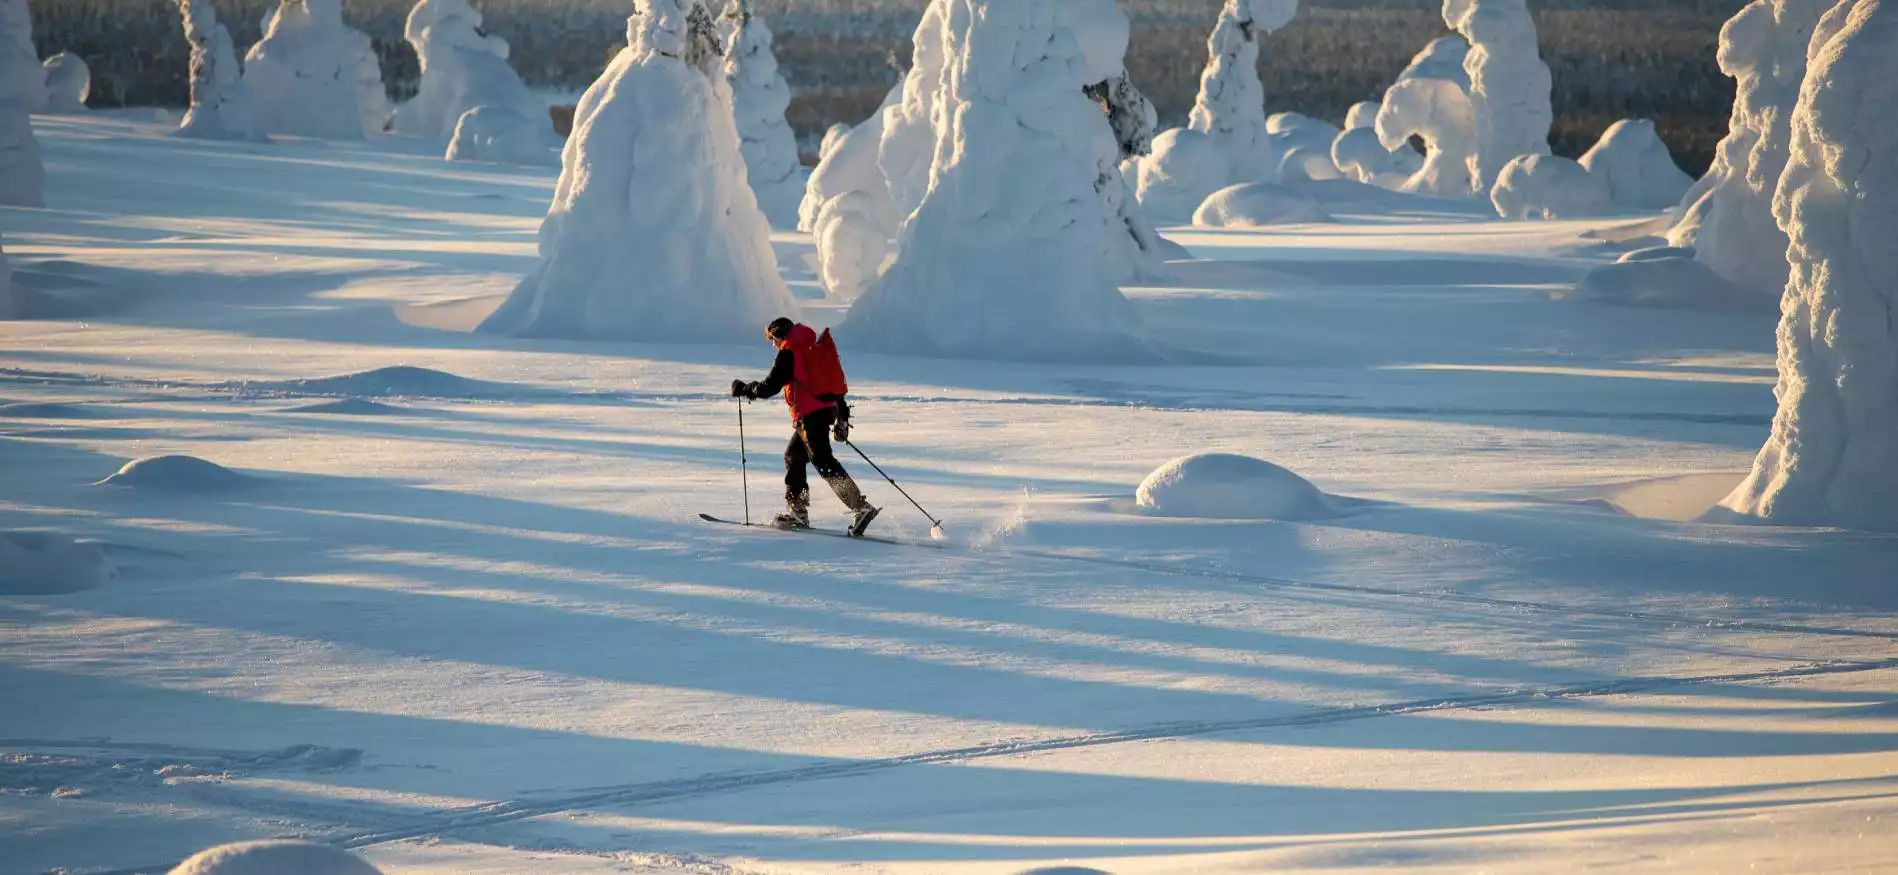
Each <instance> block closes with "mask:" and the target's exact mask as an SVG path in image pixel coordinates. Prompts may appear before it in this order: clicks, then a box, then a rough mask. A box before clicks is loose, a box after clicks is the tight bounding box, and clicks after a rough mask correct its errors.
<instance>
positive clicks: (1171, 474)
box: [1134, 453, 1338, 520]
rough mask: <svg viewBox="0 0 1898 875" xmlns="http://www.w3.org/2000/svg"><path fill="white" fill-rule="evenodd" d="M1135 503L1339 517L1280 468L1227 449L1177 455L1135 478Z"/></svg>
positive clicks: (1210, 515)
mask: <svg viewBox="0 0 1898 875" xmlns="http://www.w3.org/2000/svg"><path fill="white" fill-rule="evenodd" d="M1134 503H1135V504H1136V505H1137V506H1139V507H1140V508H1142V509H1144V510H1146V511H1148V512H1150V513H1155V514H1159V515H1161V516H1175V517H1197V518H1201V519H1222V520H1313V519H1330V518H1332V517H1336V516H1338V511H1337V509H1336V508H1334V507H1333V506H1332V503H1331V500H1330V498H1329V496H1326V495H1325V494H1324V493H1323V492H1320V491H1319V490H1318V487H1316V486H1313V485H1312V484H1311V481H1309V480H1306V479H1305V478H1303V477H1300V476H1298V475H1297V474H1294V473H1292V472H1291V471H1288V470H1286V469H1284V468H1281V467H1279V466H1277V465H1274V464H1272V463H1271V462H1267V461H1265V460H1263V459H1255V458H1252V457H1251V456H1238V455H1232V454H1228V453H1200V454H1197V455H1191V456H1181V457H1179V458H1177V459H1174V460H1173V461H1171V462H1168V463H1166V464H1164V465H1161V466H1160V467H1159V468H1156V469H1154V472H1153V473H1152V474H1148V475H1147V479H1145V480H1142V481H1141V482H1140V488H1139V490H1137V491H1136V492H1135V493H1134Z"/></svg>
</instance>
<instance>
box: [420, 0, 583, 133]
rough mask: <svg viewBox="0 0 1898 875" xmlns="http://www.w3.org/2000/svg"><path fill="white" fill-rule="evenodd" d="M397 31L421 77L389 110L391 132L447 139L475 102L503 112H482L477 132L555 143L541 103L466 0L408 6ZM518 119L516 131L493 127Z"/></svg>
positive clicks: (439, 0) (501, 41)
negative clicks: (410, 95)
mask: <svg viewBox="0 0 1898 875" xmlns="http://www.w3.org/2000/svg"><path fill="white" fill-rule="evenodd" d="M402 35H403V37H404V38H405V39H407V40H408V43H409V45H410V46H413V47H414V48H415V55H416V57H417V58H419V59H420V60H421V64H422V80H421V82H420V84H419V85H418V86H417V88H416V92H415V96H414V97H413V98H411V99H410V100H409V101H408V102H407V103H404V104H402V106H400V107H398V108H397V109H396V111H395V119H394V121H393V123H392V129H393V130H394V131H395V132H396V133H398V134H405V135H408V136H413V137H425V138H428V139H434V140H447V139H448V138H449V137H450V136H451V135H453V134H454V133H455V132H456V129H457V128H458V127H460V125H461V120H462V118H463V116H465V115H466V114H467V113H468V112H470V111H472V110H474V109H476V108H477V107H491V108H493V109H497V110H504V111H505V112H494V113H488V114H487V115H486V116H485V117H484V118H483V119H482V122H481V123H482V124H483V125H484V129H483V131H484V133H485V134H487V135H488V137H489V138H491V139H492V138H498V139H500V140H503V141H510V142H512V141H525V140H527V139H528V138H529V137H534V138H537V140H538V142H539V143H541V144H542V145H543V146H548V145H552V144H553V142H554V129H553V122H552V120H551V119H550V118H549V117H548V115H547V102H546V101H544V100H542V99H540V98H538V97H536V96H534V93H533V92H531V91H528V90H527V86H526V85H524V84H522V83H521V77H520V76H519V75H517V74H516V73H515V72H514V68H512V67H509V66H508V63H507V59H508V45H507V41H506V40H504V39H501V38H500V37H498V36H489V35H487V34H484V33H482V31H481V13H479V12H477V11H475V10H474V9H473V8H472V7H470V6H469V5H468V2H467V0H421V2H419V3H417V4H415V8H413V9H411V10H409V17H408V21H407V22H406V23H405V24H404V26H403V29H402ZM516 118H519V119H522V120H524V121H525V126H524V127H523V128H522V129H521V131H520V132H518V133H510V132H505V131H501V130H499V128H498V125H499V124H501V123H503V122H509V123H511V122H512V121H513V120H514V119H516Z"/></svg>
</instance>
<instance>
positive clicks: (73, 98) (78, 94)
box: [42, 52, 92, 115]
mask: <svg viewBox="0 0 1898 875" xmlns="http://www.w3.org/2000/svg"><path fill="white" fill-rule="evenodd" d="M42 66H43V67H45V69H46V111H47V112H51V113H63V114H67V115H70V114H72V113H79V112H85V111H86V98H87V97H88V96H90V95H91V94H92V68H90V67H87V66H86V59H84V58H81V57H79V56H78V55H75V54H73V53H72V52H60V53H59V54H57V55H54V56H52V57H50V58H47V59H46V61H45V63H44V64H43V65H42Z"/></svg>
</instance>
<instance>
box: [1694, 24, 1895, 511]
mask: <svg viewBox="0 0 1898 875" xmlns="http://www.w3.org/2000/svg"><path fill="white" fill-rule="evenodd" d="M1894 47H1898V3H1893V2H1891V0H1847V2H1843V3H1840V4H1839V6H1838V7H1836V8H1835V9H1834V10H1833V11H1831V12H1829V13H1827V15H1826V17H1825V18H1824V19H1823V20H1822V21H1821V23H1820V24H1819V25H1818V28H1817V29H1816V31H1815V32H1814V34H1813V37H1812V53H1811V57H1810V62H1809V68H1808V69H1807V71H1806V79H1805V83H1804V85H1803V87H1802V88H1801V90H1800V94H1799V100H1798V102H1797V104H1796V105H1795V108H1794V110H1793V114H1792V125H1791V132H1792V141H1791V149H1790V151H1789V158H1788V161H1787V164H1786V170H1785V173H1784V175H1783V176H1781V178H1780V180H1779V188H1778V192H1777V194H1776V195H1775V197H1774V199H1773V217H1774V219H1776V220H1777V221H1778V222H1779V226H1780V228H1781V229H1782V230H1784V231H1785V233H1786V235H1787V238H1788V240H1789V246H1788V248H1787V250H1786V260H1787V261H1788V262H1789V264H1790V266H1791V278H1790V279H1789V280H1788V282H1787V284H1786V298H1785V301H1784V303H1782V304H1781V307H1780V313H1781V316H1780V324H1779V383H1778V385H1777V386H1776V387H1775V388H1774V394H1775V395H1776V396H1777V397H1778V399H1779V413H1778V415H1777V416H1776V417H1775V418H1774V420H1773V431H1772V434H1771V436H1770V437H1768V438H1767V441H1766V445H1765V446H1764V447H1762V448H1761V450H1760V454H1759V457H1758V458H1757V459H1756V460H1755V461H1754V463H1753V470H1752V473H1751V474H1750V475H1749V476H1748V477H1747V479H1746V480H1745V481H1744V482H1742V483H1741V484H1740V486H1739V487H1738V488H1737V489H1735V490H1734V492H1733V494H1732V495H1730V496H1728V498H1727V500H1726V501H1725V502H1724V505H1725V507H1726V508H1727V509H1728V510H1731V511H1734V512H1737V513H1739V514H1742V515H1746V516H1752V517H1759V518H1763V519H1766V520H1770V521H1773V522H1777V523H1788V524H1794V525H1827V526H1844V527H1848V528H1862V529H1873V530H1879V531H1888V532H1894V531H1898V335H1894V333H1893V324H1892V313H1893V312H1894V311H1895V310H1898V246H1894V245H1891V237H1890V234H1891V230H1892V229H1893V228H1898V115H1895V114H1894V113H1893V112H1892V99H1891V98H1892V94H1891V89H1892V83H1894V82H1898V51H1894ZM1881 236H1882V237H1883V239H1880V238H1881Z"/></svg>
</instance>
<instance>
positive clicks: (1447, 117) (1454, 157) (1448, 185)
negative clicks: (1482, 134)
mask: <svg viewBox="0 0 1898 875" xmlns="http://www.w3.org/2000/svg"><path fill="white" fill-rule="evenodd" d="M1375 130H1376V131H1377V139H1378V143H1379V144H1381V145H1382V146H1383V147H1384V149H1385V150H1386V151H1396V150H1398V149H1400V148H1408V144H1409V143H1410V138H1411V137H1417V138H1419V139H1421V140H1423V143H1424V160H1423V165H1422V166H1420V167H1418V168H1417V170H1416V171H1415V172H1413V173H1412V174H1411V175H1410V177H1409V178H1408V179H1406V180H1404V182H1403V183H1402V184H1401V185H1399V186H1398V187H1397V188H1398V190H1399V191H1406V192H1411V193H1413V194H1428V195H1436V196H1438V197H1470V196H1472V195H1475V194H1477V193H1478V192H1477V189H1476V180H1475V177H1474V176H1472V175H1471V165H1472V161H1473V159H1474V157H1475V154H1476V118H1475V108H1474V107H1473V106H1472V105H1471V104H1470V97H1469V95H1468V94H1465V93H1464V91H1463V89H1462V87H1460V86H1459V85H1457V83H1455V82H1454V81H1451V80H1448V79H1438V78H1434V77H1429V76H1413V77H1410V78H1405V79H1399V80H1397V83H1396V84H1394V85H1392V86H1391V87H1390V89H1389V90H1388V91H1385V92H1384V104H1383V106H1382V107H1380V108H1379V109H1378V111H1377V122H1376V126H1375Z"/></svg>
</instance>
